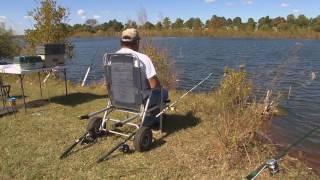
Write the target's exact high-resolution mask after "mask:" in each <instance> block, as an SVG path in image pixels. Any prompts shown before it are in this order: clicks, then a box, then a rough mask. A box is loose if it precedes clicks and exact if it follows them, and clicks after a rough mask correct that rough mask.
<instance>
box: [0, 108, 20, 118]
mask: <svg viewBox="0 0 320 180" xmlns="http://www.w3.org/2000/svg"><path fill="white" fill-rule="evenodd" d="M16 112H17V111H14V110H13V109H12V108H11V107H0V118H2V117H4V116H9V115H12V114H14V113H16Z"/></svg>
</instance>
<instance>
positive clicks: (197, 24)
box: [192, 18, 203, 30]
mask: <svg viewBox="0 0 320 180" xmlns="http://www.w3.org/2000/svg"><path fill="white" fill-rule="evenodd" d="M202 27H203V23H202V21H201V19H200V18H195V19H194V21H193V24H192V29H194V30H200V29H202Z"/></svg>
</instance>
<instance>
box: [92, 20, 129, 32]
mask: <svg viewBox="0 0 320 180" xmlns="http://www.w3.org/2000/svg"><path fill="white" fill-rule="evenodd" d="M123 28H124V26H123V24H122V23H121V22H119V21H117V20H116V19H113V20H109V21H108V22H105V23H103V24H101V25H99V26H98V29H101V30H103V31H116V32H120V31H121V30H123Z"/></svg>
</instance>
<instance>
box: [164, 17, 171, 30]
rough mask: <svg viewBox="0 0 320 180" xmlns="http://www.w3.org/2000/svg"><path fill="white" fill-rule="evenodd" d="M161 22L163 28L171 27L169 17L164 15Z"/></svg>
mask: <svg viewBox="0 0 320 180" xmlns="http://www.w3.org/2000/svg"><path fill="white" fill-rule="evenodd" d="M162 24H163V28H165V29H170V28H171V21H170V18H169V17H165V18H164V19H163V22H162Z"/></svg>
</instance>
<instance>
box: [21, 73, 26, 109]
mask: <svg viewBox="0 0 320 180" xmlns="http://www.w3.org/2000/svg"><path fill="white" fill-rule="evenodd" d="M19 79H20V86H21V93H22V99H23V105H24V112H25V113H26V112H27V105H26V97H25V96H24V88H23V75H21V74H19Z"/></svg>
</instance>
